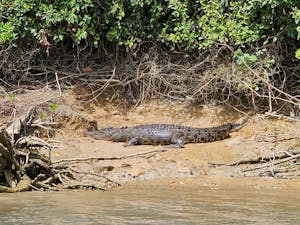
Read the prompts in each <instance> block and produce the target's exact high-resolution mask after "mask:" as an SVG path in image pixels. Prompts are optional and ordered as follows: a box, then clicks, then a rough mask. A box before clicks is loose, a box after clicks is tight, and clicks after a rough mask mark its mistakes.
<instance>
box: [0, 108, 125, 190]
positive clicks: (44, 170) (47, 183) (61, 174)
mask: <svg viewBox="0 0 300 225" xmlns="http://www.w3.org/2000/svg"><path fill="white" fill-rule="evenodd" d="M37 116H38V115H37V110H36V109H35V107H30V108H29V109H28V111H27V113H26V114H25V115H22V116H21V117H20V118H15V119H14V121H13V122H12V124H11V125H10V126H9V127H8V128H7V129H5V128H4V127H1V128H0V175H2V176H0V192H20V191H28V190H52V191H57V190H61V189H66V188H92V189H100V190H105V189H107V188H109V187H111V186H119V185H120V184H119V183H117V182H114V181H112V180H111V179H108V178H106V177H104V176H101V175H97V174H92V173H84V172H80V171H76V170H74V169H72V168H70V167H69V166H68V165H64V166H61V165H59V166H53V165H52V163H51V158H50V155H51V150H52V149H53V148H55V146H53V145H51V144H49V143H48V142H47V141H45V140H43V139H42V138H39V137H36V136H33V135H32V134H33V132H34V130H36V129H44V130H49V128H51V127H52V126H57V125H58V123H55V122H52V121H43V122H41V121H40V119H37V118H36V117H37ZM42 149H47V150H48V151H49V155H45V154H43V153H42V151H41V150H42ZM1 177H2V178H1Z"/></svg>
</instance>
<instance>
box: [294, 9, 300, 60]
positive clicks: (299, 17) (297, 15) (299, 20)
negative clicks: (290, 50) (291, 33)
mask: <svg viewBox="0 0 300 225" xmlns="http://www.w3.org/2000/svg"><path fill="white" fill-rule="evenodd" d="M293 18H294V19H295V22H296V24H297V25H298V26H297V32H298V35H297V40H300V9H297V10H295V12H294V15H293ZM295 57H296V58H297V59H300V48H299V49H298V50H297V51H296V52H295Z"/></svg>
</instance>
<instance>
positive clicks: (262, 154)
mask: <svg viewBox="0 0 300 225" xmlns="http://www.w3.org/2000/svg"><path fill="white" fill-rule="evenodd" d="M0 105H1V108H0V114H1V121H0V122H1V123H2V124H4V125H5V126H8V125H9V124H11V123H12V121H13V120H14V119H15V118H18V116H19V115H23V114H24V113H26V112H27V110H28V107H30V106H36V107H37V108H39V109H40V110H39V113H40V115H39V116H40V117H41V116H42V117H43V118H42V119H44V120H47V119H49V118H51V120H52V121H55V122H57V123H59V124H60V126H58V127H55V128H53V129H48V130H47V129H46V130H45V129H43V128H41V129H40V130H37V131H36V132H35V133H34V134H33V135H36V136H38V137H40V138H42V139H43V140H45V141H47V142H51V143H52V145H53V148H52V150H51V153H50V154H51V157H50V158H51V163H52V165H57V166H59V167H63V166H64V167H68V169H69V170H71V171H73V173H76V174H77V175H78V176H79V177H80V182H81V183H80V184H86V185H83V186H82V187H90V188H92V187H102V188H103V189H105V190H106V189H109V188H112V187H118V186H120V185H121V186H124V185H129V186H130V185H132V184H134V183H136V182H145V181H147V182H145V184H149V185H150V184H152V185H153V184H158V183H164V184H165V185H167V186H169V185H171V186H172V185H175V186H176V185H179V186H182V185H183V186H184V185H192V186H207V187H211V188H220V187H223V186H224V187H226V186H231V185H232V186H237V187H239V186H249V187H254V188H264V187H265V188H280V187H284V186H289V185H290V186H293V187H295V188H297V187H300V183H299V182H300V180H299V171H300V170H299V158H298V156H297V154H298V151H300V149H299V148H300V147H299V137H300V123H299V122H297V120H296V119H295V120H291V119H285V118H278V117H270V116H266V115H258V114H254V113H252V112H247V114H248V115H246V113H241V112H238V111H237V110H234V109H232V108H228V107H227V108H226V107H220V106H191V105H189V104H183V103H180V102H170V101H162V102H160V101H150V102H148V103H145V104H142V105H139V106H136V107H134V106H130V105H128V104H126V103H125V102H113V103H112V102H109V101H108V99H101V100H99V101H98V102H97V103H88V102H86V101H82V100H79V99H78V93H75V92H74V91H66V92H64V93H63V95H62V96H60V94H59V93H58V92H57V91H51V90H36V91H31V92H28V91H27V92H26V93H22V94H17V95H16V96H15V97H14V98H13V99H7V98H6V97H5V98H2V99H0ZM49 108H50V110H49ZM246 117H249V118H250V119H249V121H248V123H247V124H246V125H245V126H244V127H243V128H242V129H241V130H239V131H238V132H234V133H231V136H230V138H228V139H225V140H222V141H216V142H211V143H199V144H187V145H185V148H183V149H168V148H166V147H165V146H146V145H140V146H133V147H127V148H126V147H124V146H123V144H124V143H112V142H109V141H101V140H94V139H92V138H90V137H86V136H85V130H86V129H87V128H88V126H90V124H91V122H92V121H96V122H97V125H98V127H99V128H100V127H107V126H114V127H123V126H134V125H139V124H150V123H172V124H180V125H186V126H193V127H211V126H217V125H221V124H224V123H228V122H240V121H242V120H243V119H244V118H246ZM41 151H45V152H47V151H48V150H45V149H44V150H41ZM45 154H46V153H45ZM285 154H287V155H285ZM289 154H290V155H289ZM289 157H294V158H289ZM280 160H281V161H282V162H281V161H280ZM284 160H285V161H284ZM57 168H58V167H57ZM59 180H60V182H61V183H62V184H64V182H65V184H66V183H68V181H67V180H65V178H64V177H60V178H59ZM156 182H158V183H156ZM80 184H76V185H73V184H72V185H73V186H72V185H70V184H69V187H70V186H72V188H80V187H81V185H80ZM66 186H68V185H66Z"/></svg>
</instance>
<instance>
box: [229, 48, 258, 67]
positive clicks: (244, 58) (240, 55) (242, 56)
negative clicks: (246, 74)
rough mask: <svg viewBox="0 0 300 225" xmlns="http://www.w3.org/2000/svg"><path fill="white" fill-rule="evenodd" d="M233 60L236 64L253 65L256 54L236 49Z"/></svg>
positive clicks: (255, 60)
mask: <svg viewBox="0 0 300 225" xmlns="http://www.w3.org/2000/svg"><path fill="white" fill-rule="evenodd" d="M234 58H235V62H236V64H237V65H238V66H245V65H248V66H254V65H255V63H256V62H257V56H256V55H255V54H251V55H250V54H248V53H244V52H243V51H242V50H241V49H238V50H237V51H236V52H235V54H234Z"/></svg>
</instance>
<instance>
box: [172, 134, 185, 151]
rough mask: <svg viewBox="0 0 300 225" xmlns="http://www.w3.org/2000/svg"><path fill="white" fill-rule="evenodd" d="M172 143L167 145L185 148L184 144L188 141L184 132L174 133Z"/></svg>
mask: <svg viewBox="0 0 300 225" xmlns="http://www.w3.org/2000/svg"><path fill="white" fill-rule="evenodd" d="M171 143H172V144H170V145H168V146H167V147H168V148H184V144H185V143H186V142H185V138H184V134H183V133H182V132H177V133H175V134H173V136H172V138H171Z"/></svg>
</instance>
